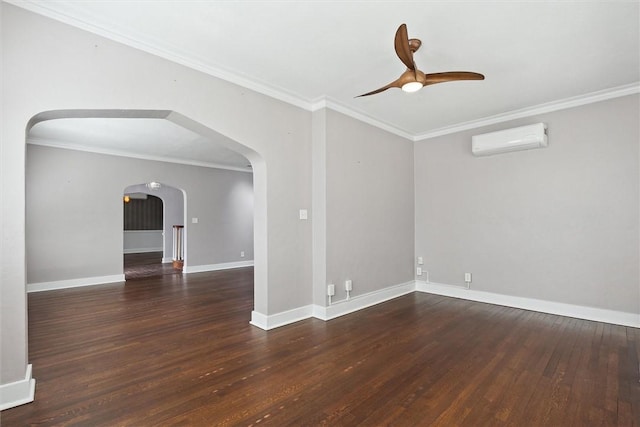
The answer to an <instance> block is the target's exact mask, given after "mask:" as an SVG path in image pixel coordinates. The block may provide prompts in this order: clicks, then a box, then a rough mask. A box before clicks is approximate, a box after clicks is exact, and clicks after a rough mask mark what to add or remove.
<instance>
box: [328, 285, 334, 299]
mask: <svg viewBox="0 0 640 427" xmlns="http://www.w3.org/2000/svg"><path fill="white" fill-rule="evenodd" d="M335 294H336V285H327V295H329V296H330V297H332V296H334V295H335Z"/></svg>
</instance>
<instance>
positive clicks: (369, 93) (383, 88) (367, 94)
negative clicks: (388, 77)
mask: <svg viewBox="0 0 640 427" xmlns="http://www.w3.org/2000/svg"><path fill="white" fill-rule="evenodd" d="M392 87H402V85H401V84H400V79H398V80H396V81H394V82H391V83H389V84H388V85H386V86H383V87H381V88H380V89H376V90H373V91H371V92H367V93H363V94H362V95H358V96H356V98H360V97H361V96H369V95H375V94H376V93H380V92H384V91H385V90H387V89H390V88H392Z"/></svg>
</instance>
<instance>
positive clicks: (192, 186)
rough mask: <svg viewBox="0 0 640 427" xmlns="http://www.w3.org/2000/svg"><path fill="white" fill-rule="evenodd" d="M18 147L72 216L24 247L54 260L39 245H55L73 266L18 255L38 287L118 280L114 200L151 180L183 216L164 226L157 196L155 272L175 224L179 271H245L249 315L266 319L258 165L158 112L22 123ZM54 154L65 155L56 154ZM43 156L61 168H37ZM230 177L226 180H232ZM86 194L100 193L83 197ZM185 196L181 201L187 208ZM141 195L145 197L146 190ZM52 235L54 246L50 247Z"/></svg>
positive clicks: (64, 113)
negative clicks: (250, 285)
mask: <svg viewBox="0 0 640 427" xmlns="http://www.w3.org/2000/svg"><path fill="white" fill-rule="evenodd" d="M27 142H28V144H29V145H32V146H34V147H36V146H37V148H34V149H33V150H32V151H33V152H34V153H38V154H37V155H41V156H42V157H43V162H42V163H43V164H44V165H48V167H47V168H45V170H44V171H43V174H44V173H45V172H47V173H48V171H49V170H50V169H52V168H53V169H55V171H52V174H53V175H51V176H53V177H54V178H55V179H56V180H58V181H60V182H59V185H56V188H57V189H59V193H61V194H57V193H56V194H57V196H58V197H57V198H56V199H55V200H56V201H57V200H68V201H70V202H67V206H66V207H67V211H69V209H70V208H69V207H68V205H69V204H70V203H71V204H73V208H74V209H73V210H71V211H72V212H73V214H74V216H73V217H71V216H69V215H67V216H62V218H63V219H65V220H67V222H65V223H60V224H57V225H56V227H50V225H51V223H50V219H47V218H43V219H42V221H43V223H44V222H46V221H48V222H46V223H47V224H48V225H49V228H53V229H54V230H55V232H56V233H57V234H56V235H54V236H48V237H47V238H48V240H47V241H44V242H40V241H38V242H34V244H33V245H32V247H35V248H44V249H43V250H47V251H48V252H47V253H49V252H54V251H52V250H50V248H49V246H51V245H49V246H46V245H47V244H49V243H51V242H53V243H56V242H58V241H60V242H64V250H65V251H66V253H69V254H72V255H73V256H71V257H70V259H73V260H74V263H73V264H69V265H64V266H61V265H59V262H58V263H53V262H50V258H47V257H38V256H32V254H28V262H27V264H28V267H29V269H31V270H32V271H35V272H38V271H43V272H46V273H47V275H48V276H47V277H44V278H43V279H42V280H41V281H43V282H44V281H52V280H56V281H57V282H60V281H61V280H62V279H68V280H75V281H77V280H78V278H82V279H83V280H86V279H87V278H89V279H92V280H93V281H94V282H95V283H110V282H118V281H121V280H122V279H123V278H124V274H123V273H124V272H123V270H122V266H123V261H122V260H123V242H122V234H121V233H123V224H122V218H123V217H122V209H123V200H122V198H123V197H124V195H125V193H127V192H143V191H140V190H138V191H135V190H134V189H129V188H128V187H130V186H132V185H140V186H143V185H146V184H147V183H150V182H153V181H159V182H161V183H162V184H163V186H164V183H167V184H169V185H167V187H172V186H171V182H172V181H173V182H176V183H177V187H180V188H176V191H179V192H181V193H182V194H183V197H184V199H183V203H182V204H181V209H180V212H181V213H182V214H183V215H184V217H183V218H182V222H178V223H173V222H169V221H168V220H167V207H168V204H167V200H166V199H165V198H163V197H162V196H161V197H160V198H161V199H163V210H164V212H163V213H164V219H163V223H164V225H163V245H162V261H164V262H163V264H165V263H167V264H169V263H170V262H172V256H171V243H170V241H171V235H172V232H171V231H169V229H168V227H170V226H173V225H183V226H184V233H185V241H184V252H185V253H184V272H185V273H198V272H204V271H214V270H217V269H226V268H238V267H242V266H249V265H253V266H254V311H255V312H258V313H266V312H267V259H268V257H267V232H266V229H267V221H266V219H267V214H266V208H267V203H266V194H267V188H266V187H267V186H266V164H265V161H264V159H262V157H261V156H260V155H259V154H258V153H256V152H255V151H253V150H251V149H250V148H248V147H247V146H245V145H242V144H241V143H240V142H238V141H235V140H233V139H231V138H229V137H227V136H225V135H222V134H220V133H218V132H217V131H215V130H214V129H212V128H208V127H207V126H205V125H203V124H200V123H198V122H195V121H193V120H191V119H189V118H187V117H185V116H182V115H180V114H179V113H176V112H173V111H160V110H157V111H156V110H153V111H152V110H56V111H47V112H43V113H40V114H38V115H36V116H34V117H33V118H32V120H31V121H30V123H29V125H28V137H27ZM60 149H69V150H72V152H73V153H74V154H72V155H62V154H60ZM83 153H84V154H83ZM45 156H54V157H55V156H61V157H62V158H64V161H65V162H66V163H65V165H66V166H65V168H62V167H57V166H61V165H62V164H61V163H59V162H58V163H56V162H50V161H44V160H46V159H44V157H45ZM71 160H73V161H74V162H75V163H73V167H69V166H68V164H69V162H70V161H71ZM149 161H151V162H149ZM152 162H153V163H152ZM54 166H56V167H55V168H54ZM226 170H228V171H229V172H227V171H226ZM109 173H111V175H108V174H109ZM230 174H234V177H233V179H231V175H230ZM223 175H224V176H223ZM107 176H108V178H107ZM56 182H57V181H56ZM56 182H54V183H53V184H56ZM50 184H51V183H50ZM218 184H219V185H218ZM43 188H45V187H44V186H43ZM46 188H48V187H46ZM87 188H91V189H95V188H100V189H101V191H100V192H90V191H87V190H86V189H87ZM183 190H184V191H183ZM185 191H188V192H189V199H188V200H187V194H186V192H185ZM63 192H64V194H62V193H63ZM146 192H147V193H150V191H149V189H148V188H147V190H146ZM77 194H87V195H90V200H89V199H87V197H84V198H78V197H75V196H77ZM153 194H154V195H155V193H153ZM44 200H46V201H48V200H49V199H44ZM40 201H42V200H40ZM187 202H188V203H187ZM229 202H230V203H232V204H233V205H229V204H228V203H229ZM76 205H77V206H76ZM230 206H235V207H239V208H240V210H241V211H242V212H245V209H244V208H243V206H248V207H250V208H252V209H249V210H246V213H242V214H241V215H238V214H237V211H238V209H231V208H230ZM212 209H214V210H212ZM41 211H42V212H44V210H42V209H40V210H35V209H34V210H32V212H41ZM42 216H43V217H44V215H42ZM187 216H188V218H186V217H187ZM29 226H30V228H32V229H36V228H37V227H38V226H39V224H38V223H34V221H32V222H31V223H30V225H29ZM165 227H166V228H165ZM70 230H73V231H74V232H73V233H70V232H69V231H70ZM58 234H59V235H60V239H57V238H56V237H57V235H58ZM31 235H33V236H35V237H36V238H40V237H42V236H40V235H38V234H36V233H31ZM52 237H53V238H52ZM97 242H100V244H95V243H97ZM36 255H37V254H36ZM50 264H53V265H50ZM169 265H171V264H169ZM118 270H119V271H118ZM58 272H59V274H58ZM54 273H55V274H57V276H56V277H54ZM118 273H120V274H118ZM94 276H95V280H94V279H93V278H94ZM74 283H75V282H74Z"/></svg>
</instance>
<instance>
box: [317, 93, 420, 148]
mask: <svg viewBox="0 0 640 427" xmlns="http://www.w3.org/2000/svg"><path fill="white" fill-rule="evenodd" d="M321 108H328V109H330V110H333V111H337V112H338V113H342V114H344V115H345V116H349V117H351V118H354V119H356V120H359V121H361V122H363V123H367V124H369V125H371V126H374V127H377V128H379V129H382V130H384V131H387V132H389V133H392V134H394V135H397V136H399V137H401V138H406V139H408V140H410V141H415V136H414V135H413V134H412V133H410V132H408V131H405V130H403V129H400V128H398V127H396V126H393V125H392V124H389V123H385V122H383V121H381V120H378V119H375V118H373V117H371V116H370V115H368V114H366V113H363V112H360V111H356V110H354V109H353V108H350V107H347V106H346V105H343V104H341V103H340V102H338V101H336V100H335V99H330V98H327V97H322V98H320V99H318V100H316V101H315V102H314V103H312V104H311V105H310V110H311V111H312V112H313V111H317V110H320V109H321Z"/></svg>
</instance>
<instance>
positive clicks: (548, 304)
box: [416, 281, 640, 328]
mask: <svg viewBox="0 0 640 427" xmlns="http://www.w3.org/2000/svg"><path fill="white" fill-rule="evenodd" d="M416 291H418V292H426V293H430V294H436V295H442V296H447V297H454V298H461V299H466V300H470V301H477V302H485V303H489V304H496V305H504V306H507V307H514V308H521V309H524V310H532V311H539V312H542V313H549V314H557V315H559V316H567V317H574V318H577V319H585V320H593V321H596V322H604V323H612V324H614V325H622V326H631V327H634V328H640V314H638V313H628V312H624V311H615V310H607V309H603V308H595V307H587V306H582V305H573V304H565V303H561V302H553V301H544V300H539V299H534V298H523V297H516V296H511V295H503V294H495V293H492V292H484V291H477V290H474V289H467V288H465V287H461V286H451V285H445V284H442V283H428V282H423V281H416Z"/></svg>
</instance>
